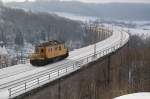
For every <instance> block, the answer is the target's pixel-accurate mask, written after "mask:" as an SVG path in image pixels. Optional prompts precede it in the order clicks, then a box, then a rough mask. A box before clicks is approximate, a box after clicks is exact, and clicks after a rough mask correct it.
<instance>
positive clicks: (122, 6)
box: [6, 1, 150, 20]
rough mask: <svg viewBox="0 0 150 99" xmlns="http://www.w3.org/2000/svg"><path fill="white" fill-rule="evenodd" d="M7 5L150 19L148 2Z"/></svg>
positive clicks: (129, 18) (110, 16)
mask: <svg viewBox="0 0 150 99" xmlns="http://www.w3.org/2000/svg"><path fill="white" fill-rule="evenodd" d="M6 5H7V6H10V7H18V8H23V9H26V10H29V9H30V10H33V11H42V12H43V11H45V12H65V13H73V14H78V15H83V16H97V17H100V18H103V19H106V18H107V19H120V20H150V4H140V3H131V4H130V3H108V4H87V3H81V2H60V1H51V2H40V1H38V2H23V3H16V2H11V3H7V4H6Z"/></svg>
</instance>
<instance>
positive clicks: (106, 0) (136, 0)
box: [2, 0, 150, 3]
mask: <svg viewBox="0 0 150 99" xmlns="http://www.w3.org/2000/svg"><path fill="white" fill-rule="evenodd" d="M2 1H4V2H10V1H17V2H23V1H25V0H2ZM29 1H34V0H29ZM41 1H42V0H41ZM62 1H82V2H94V3H110V2H130V3H131V2H132V3H150V0H62Z"/></svg>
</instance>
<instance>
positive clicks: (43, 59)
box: [30, 40, 69, 66]
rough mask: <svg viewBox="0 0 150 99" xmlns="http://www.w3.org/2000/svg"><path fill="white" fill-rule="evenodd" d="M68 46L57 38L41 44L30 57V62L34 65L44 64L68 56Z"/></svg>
mask: <svg viewBox="0 0 150 99" xmlns="http://www.w3.org/2000/svg"><path fill="white" fill-rule="evenodd" d="M68 55H69V53H68V48H66V47H65V44H64V43H62V42H58V41H56V40H52V41H48V42H44V43H41V44H39V45H38V46H36V47H35V52H34V53H33V54H32V55H31V57H30V63H31V64H32V65H34V66H44V65H47V64H49V63H51V62H54V61H56V60H61V59H64V58H66V57H68Z"/></svg>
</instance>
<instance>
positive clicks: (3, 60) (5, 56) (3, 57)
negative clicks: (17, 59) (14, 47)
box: [0, 41, 9, 68]
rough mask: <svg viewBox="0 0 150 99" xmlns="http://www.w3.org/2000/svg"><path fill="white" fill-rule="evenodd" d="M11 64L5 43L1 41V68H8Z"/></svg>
mask: <svg viewBox="0 0 150 99" xmlns="http://www.w3.org/2000/svg"><path fill="white" fill-rule="evenodd" d="M8 63H9V58H8V52H7V50H6V47H5V44H4V42H3V41H0V68H4V67H7V66H8Z"/></svg>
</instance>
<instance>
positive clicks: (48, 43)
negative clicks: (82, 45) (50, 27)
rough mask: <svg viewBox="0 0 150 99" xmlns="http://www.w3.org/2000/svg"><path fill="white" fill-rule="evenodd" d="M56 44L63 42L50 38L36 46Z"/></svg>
mask: <svg viewBox="0 0 150 99" xmlns="http://www.w3.org/2000/svg"><path fill="white" fill-rule="evenodd" d="M58 44H63V43H62V42H59V41H57V40H51V41H48V42H44V43H41V44H39V45H38V46H37V47H46V46H54V45H58Z"/></svg>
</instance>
